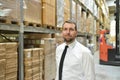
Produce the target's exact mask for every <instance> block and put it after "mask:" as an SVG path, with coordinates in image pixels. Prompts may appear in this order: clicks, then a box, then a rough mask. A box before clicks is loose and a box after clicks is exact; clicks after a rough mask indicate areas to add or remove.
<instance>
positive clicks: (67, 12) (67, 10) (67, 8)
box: [64, 0, 70, 21]
mask: <svg viewBox="0 0 120 80" xmlns="http://www.w3.org/2000/svg"><path fill="white" fill-rule="evenodd" d="M69 19H70V0H64V21H66V20H69Z"/></svg>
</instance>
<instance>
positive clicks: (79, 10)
mask: <svg viewBox="0 0 120 80" xmlns="http://www.w3.org/2000/svg"><path fill="white" fill-rule="evenodd" d="M81 9H82V7H81V6H80V5H79V4H77V29H78V31H79V32H80V30H81V11H82V10H81Z"/></svg>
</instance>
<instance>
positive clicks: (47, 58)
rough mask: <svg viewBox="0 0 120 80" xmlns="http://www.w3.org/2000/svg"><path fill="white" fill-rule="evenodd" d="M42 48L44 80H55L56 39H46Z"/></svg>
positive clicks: (42, 41) (43, 40) (42, 42)
mask: <svg viewBox="0 0 120 80" xmlns="http://www.w3.org/2000/svg"><path fill="white" fill-rule="evenodd" d="M40 47H43V48H44V80H53V79H55V75H56V74H55V73H56V62H55V49H56V41H55V39H54V38H44V39H42V40H41V46H40Z"/></svg>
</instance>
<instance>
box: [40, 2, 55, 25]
mask: <svg viewBox="0 0 120 80" xmlns="http://www.w3.org/2000/svg"><path fill="white" fill-rule="evenodd" d="M42 11H43V13H42V24H43V26H45V27H46V26H53V27H55V0H53V2H51V1H50V0H42Z"/></svg>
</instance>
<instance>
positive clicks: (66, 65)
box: [56, 20, 95, 80]
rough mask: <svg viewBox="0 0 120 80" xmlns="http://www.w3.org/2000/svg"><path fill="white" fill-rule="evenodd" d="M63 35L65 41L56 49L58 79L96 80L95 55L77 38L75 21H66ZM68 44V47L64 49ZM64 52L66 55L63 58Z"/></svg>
mask: <svg viewBox="0 0 120 80" xmlns="http://www.w3.org/2000/svg"><path fill="white" fill-rule="evenodd" d="M62 36H63V38H64V41H65V43H63V44H61V45H59V46H58V47H57V49H56V66H57V73H56V80H95V70H94V61H93V56H92V55H91V52H90V50H89V49H88V48H86V47H85V46H83V45H82V44H80V43H79V42H78V41H77V40H76V39H75V38H76V36H77V26H76V23H75V22H74V21H72V20H68V21H65V22H64V24H63V30H62ZM66 45H67V46H68V48H66V51H64V48H65V46H66ZM64 52H66V55H65V58H62V56H63V54H65V53H64Z"/></svg>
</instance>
